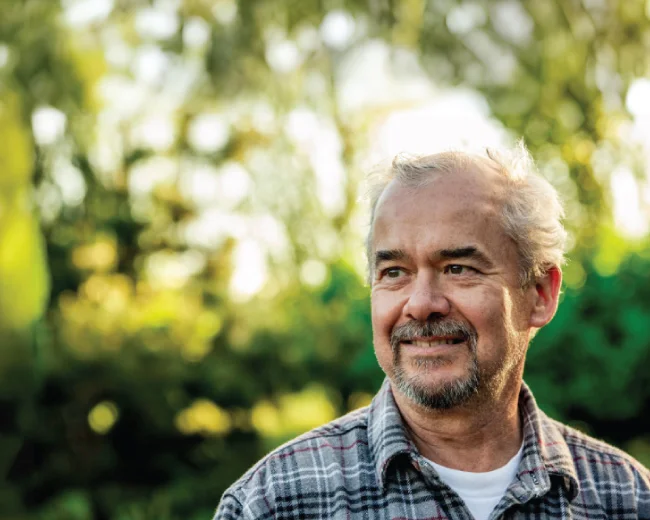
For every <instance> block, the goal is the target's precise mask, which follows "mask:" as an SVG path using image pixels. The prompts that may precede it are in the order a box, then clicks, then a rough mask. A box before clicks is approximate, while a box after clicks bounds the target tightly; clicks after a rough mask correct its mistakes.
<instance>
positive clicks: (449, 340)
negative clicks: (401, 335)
mask: <svg viewBox="0 0 650 520" xmlns="http://www.w3.org/2000/svg"><path fill="white" fill-rule="evenodd" d="M464 342H465V338H463V337H457V336H456V337H432V338H412V339H410V340H404V341H402V343H403V344H404V345H413V346H414V347H438V346H441V345H458V344H460V343H464Z"/></svg>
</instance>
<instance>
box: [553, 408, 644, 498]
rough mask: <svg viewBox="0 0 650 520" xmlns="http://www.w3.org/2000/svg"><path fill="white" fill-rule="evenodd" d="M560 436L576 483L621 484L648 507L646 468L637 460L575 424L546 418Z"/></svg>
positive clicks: (603, 487) (602, 486)
mask: <svg viewBox="0 0 650 520" xmlns="http://www.w3.org/2000/svg"><path fill="white" fill-rule="evenodd" d="M548 421H549V423H550V424H552V425H553V426H554V427H555V428H556V429H557V430H558V431H559V432H560V433H561V435H562V437H563V438H564V440H565V442H566V445H567V447H568V449H569V452H570V454H571V457H572V459H573V464H574V467H575V469H576V473H577V475H578V479H579V481H580V487H584V486H593V487H595V488H597V489H598V490H607V491H608V492H611V491H612V486H618V488H619V491H620V490H621V487H622V486H626V487H627V488H628V489H634V490H636V491H637V492H642V493H643V494H644V496H645V500H647V501H648V506H649V507H650V494H649V493H650V470H648V468H646V467H645V466H644V465H643V464H641V463H640V462H639V461H638V460H636V459H635V458H633V457H632V456H630V455H629V454H627V453H625V452H624V451H623V450H620V449H618V448H616V447H614V446H612V445H610V444H607V443H606V442H603V441H601V440H598V439H595V438H594V437H590V436H589V435H586V434H585V433H582V432H580V431H578V430H576V429H575V428H571V427H570V426H567V425H566V424H562V423H560V422H558V421H555V420H553V419H548Z"/></svg>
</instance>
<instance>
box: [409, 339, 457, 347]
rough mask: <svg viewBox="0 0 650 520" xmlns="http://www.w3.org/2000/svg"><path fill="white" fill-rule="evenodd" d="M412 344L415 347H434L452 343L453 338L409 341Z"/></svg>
mask: <svg viewBox="0 0 650 520" xmlns="http://www.w3.org/2000/svg"><path fill="white" fill-rule="evenodd" d="M411 344H412V345H414V346H416V347H435V346H438V345H454V340H453V339H442V340H436V341H421V340H418V341H413V342H412V343H411Z"/></svg>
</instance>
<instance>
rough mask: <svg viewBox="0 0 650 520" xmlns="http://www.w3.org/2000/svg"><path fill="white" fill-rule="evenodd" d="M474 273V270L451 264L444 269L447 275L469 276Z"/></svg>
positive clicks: (465, 266)
mask: <svg viewBox="0 0 650 520" xmlns="http://www.w3.org/2000/svg"><path fill="white" fill-rule="evenodd" d="M475 271H476V269H474V268H472V267H469V266H467V265H459V264H452V265H448V266H446V267H445V272H446V273H449V274H469V273H471V272H475Z"/></svg>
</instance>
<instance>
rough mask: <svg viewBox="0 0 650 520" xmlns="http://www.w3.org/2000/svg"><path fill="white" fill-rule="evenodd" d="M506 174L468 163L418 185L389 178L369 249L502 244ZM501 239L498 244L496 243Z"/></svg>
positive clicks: (376, 216) (435, 174)
mask: <svg viewBox="0 0 650 520" xmlns="http://www.w3.org/2000/svg"><path fill="white" fill-rule="evenodd" d="M504 193H505V179H503V177H501V175H500V174H499V173H498V172H497V171H496V170H494V171H492V170H490V169H486V168H479V167H478V166H475V167H468V168H464V169H462V170H458V171H452V172H449V173H432V175H431V179H430V180H428V181H427V183H426V184H424V185H423V186H421V187H417V188H415V187H409V186H405V185H403V184H401V183H400V182H398V181H396V180H394V181H392V182H391V183H390V184H389V185H388V186H387V187H386V189H385V190H384V192H383V193H382V195H381V197H380V199H379V201H378V203H377V206H376V209H375V218H374V223H373V232H372V241H371V245H372V249H373V250H376V249H377V248H378V247H381V248H382V249H383V248H396V247H400V248H404V247H407V246H409V245H411V246H413V247H421V246H424V245H425V244H426V243H427V242H433V243H432V244H426V245H427V247H432V246H434V245H435V246H436V247H437V246H439V247H453V246H458V245H467V244H468V243H469V242H475V243H477V245H478V244H483V243H486V244H487V245H492V246H494V247H502V246H503V243H502V241H503V240H506V237H505V233H504V231H503V228H502V224H501V218H500V215H501V208H502V205H503V200H504ZM499 242H501V243H499Z"/></svg>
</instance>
